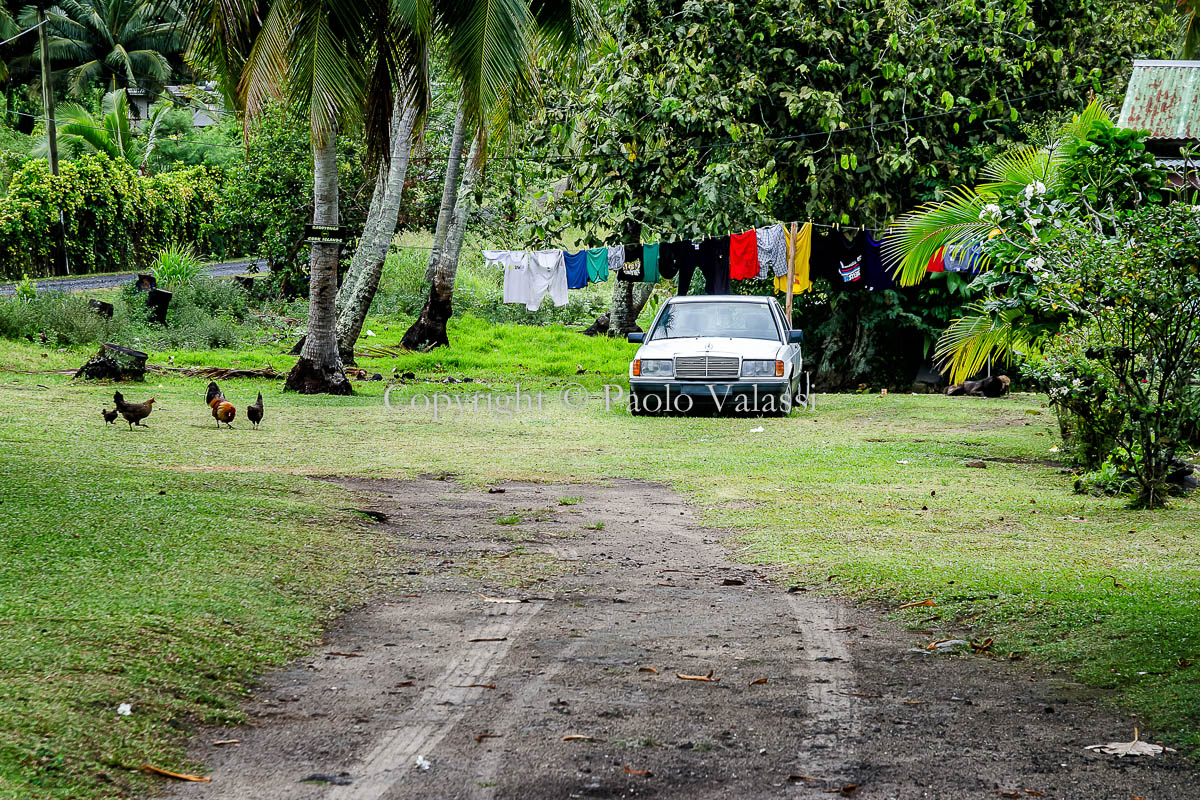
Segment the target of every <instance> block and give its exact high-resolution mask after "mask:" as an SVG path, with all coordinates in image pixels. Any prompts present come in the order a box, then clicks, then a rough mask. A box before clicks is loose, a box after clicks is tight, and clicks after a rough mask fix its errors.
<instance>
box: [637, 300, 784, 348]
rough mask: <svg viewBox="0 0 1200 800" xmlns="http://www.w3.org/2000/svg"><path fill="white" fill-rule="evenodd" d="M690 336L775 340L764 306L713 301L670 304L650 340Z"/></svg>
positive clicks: (774, 328) (772, 327)
mask: <svg viewBox="0 0 1200 800" xmlns="http://www.w3.org/2000/svg"><path fill="white" fill-rule="evenodd" d="M693 336H719V337H726V336H728V337H730V338H738V339H773V340H774V341H779V331H778V329H776V327H775V318H774V317H773V316H772V315H771V309H770V308H769V307H768V306H767V305H766V304H765V303H731V302H722V301H720V300H714V301H711V302H703V303H671V304H670V305H668V306H667V307H666V308H665V309H663V312H662V316H660V317H659V318H658V323H657V324H656V325H655V326H654V330H652V331H651V332H650V337H649V338H650V339H686V338H689V337H693Z"/></svg>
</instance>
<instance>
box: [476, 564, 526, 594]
mask: <svg viewBox="0 0 1200 800" xmlns="http://www.w3.org/2000/svg"><path fill="white" fill-rule="evenodd" d="M504 555H508V554H507V553H505V554H504ZM497 558H504V556H497ZM475 594H479V592H476V593H475ZM479 596H480V597H482V598H483V601H484V602H485V603H523V602H525V601H524V600H518V599H516V598H514V597H488V596H487V595H486V594H479Z"/></svg>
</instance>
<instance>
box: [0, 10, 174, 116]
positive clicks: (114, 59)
mask: <svg viewBox="0 0 1200 800" xmlns="http://www.w3.org/2000/svg"><path fill="white" fill-rule="evenodd" d="M36 13H37V12H36V10H35V8H34V7H33V6H29V7H27V8H26V9H25V10H24V11H23V12H22V13H21V24H22V25H23V26H24V27H27V28H28V27H31V26H32V25H35V24H37V20H36ZM46 18H47V20H48V22H47V23H46V31H47V33H48V34H49V36H48V41H47V49H48V50H49V53H50V58H51V60H52V61H53V62H54V63H55V64H60V65H62V64H65V65H69V66H68V67H67V70H66V71H67V75H68V77H69V87H70V91H71V93H72V94H74V95H75V96H76V97H79V96H81V95H82V94H83V93H84V92H85V91H87V89H88V88H90V87H91V86H94V85H99V86H104V87H106V88H108V89H117V88H126V89H132V88H139V89H146V90H148V91H150V92H152V93H155V92H158V91H160V90H161V89H162V87H163V85H164V84H166V82H167V80H168V79H169V78H170V75H171V63H170V61H169V60H168V59H169V58H171V57H173V56H177V55H178V54H180V53H181V52H182V51H183V46H184V42H185V38H184V35H183V29H182V26H181V21H182V18H181V16H180V14H179V11H178V10H177V9H176V8H175V6H174V4H172V3H166V2H162V1H161V0H60V2H59V4H58V5H56V6H53V7H51V8H50V9H49V10H48V11H47V12H46ZM39 52H40V51H36V52H35V54H34V55H35V57H36V56H37V54H38V53H39Z"/></svg>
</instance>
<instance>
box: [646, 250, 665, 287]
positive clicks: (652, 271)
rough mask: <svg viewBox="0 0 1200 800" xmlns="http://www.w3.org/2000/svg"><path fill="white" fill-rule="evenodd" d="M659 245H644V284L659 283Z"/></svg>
mask: <svg viewBox="0 0 1200 800" xmlns="http://www.w3.org/2000/svg"><path fill="white" fill-rule="evenodd" d="M660 260H661V257H660V254H659V243H658V242H655V243H654V244H644V245H642V282H643V283H658V264H659V261H660Z"/></svg>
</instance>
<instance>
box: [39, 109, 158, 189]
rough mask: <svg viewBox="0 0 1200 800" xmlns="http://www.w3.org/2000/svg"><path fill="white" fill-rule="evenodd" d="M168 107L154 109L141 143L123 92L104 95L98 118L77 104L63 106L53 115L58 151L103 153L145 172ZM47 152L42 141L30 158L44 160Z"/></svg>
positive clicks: (45, 143)
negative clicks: (130, 118) (135, 132)
mask: <svg viewBox="0 0 1200 800" xmlns="http://www.w3.org/2000/svg"><path fill="white" fill-rule="evenodd" d="M170 107H171V106H170V104H169V103H159V104H157V105H155V106H154V108H153V109H152V110H151V112H150V116H149V118H148V119H147V120H146V125H145V129H144V130H145V133H146V140H145V141H144V142H142V141H139V140H138V138H137V137H136V136H135V135H134V132H133V128H132V126H130V124H129V100H128V99H127V98H126V96H125V90H124V89H117V90H116V91H113V92H108V93H107V94H105V95H104V100H103V101H102V102H101V115H100V117H99V118H97V117H94V116H92V114H91V112H90V111H88V110H87V109H86V108H84V107H83V106H81V105H79V104H78V103H65V104H63V105H61V106H59V107H58V110H57V112H56V115H57V117H58V147H59V150H60V151H63V152H68V153H69V152H71V150H73V149H79V150H82V151H84V152H89V153H105V154H107V155H108V156H109V157H110V158H112V159H114V160H124V161H128V162H129V163H130V164H131V165H132V166H133V167H134V168H135V169H139V170H141V169H144V168H146V167H147V166H148V164H149V161H150V156H151V155H153V153H154V150H155V147H156V145H157V143H158V127H159V125H160V124H161V123H162V120H163V117H164V116H165V114H166V112H167V111H168V110H170ZM49 152H50V143H49V141H47V140H45V139H43V140H42V142H41V143H40V144H38V146H37V147H36V148H34V151H33V155H34V156H37V157H39V158H45V157H46V155H47V154H48V153H49Z"/></svg>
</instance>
